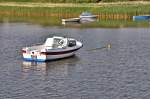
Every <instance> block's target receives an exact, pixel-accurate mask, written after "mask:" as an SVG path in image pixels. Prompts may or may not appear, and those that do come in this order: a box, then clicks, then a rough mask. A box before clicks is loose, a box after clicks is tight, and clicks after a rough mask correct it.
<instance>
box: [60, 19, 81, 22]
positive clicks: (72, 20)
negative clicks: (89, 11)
mask: <svg viewBox="0 0 150 99" xmlns="http://www.w3.org/2000/svg"><path fill="white" fill-rule="evenodd" d="M62 22H80V18H69V19H62Z"/></svg>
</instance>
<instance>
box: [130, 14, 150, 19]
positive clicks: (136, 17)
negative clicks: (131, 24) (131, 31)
mask: <svg viewBox="0 0 150 99" xmlns="http://www.w3.org/2000/svg"><path fill="white" fill-rule="evenodd" d="M133 20H150V15H145V16H144V15H143V16H133Z"/></svg>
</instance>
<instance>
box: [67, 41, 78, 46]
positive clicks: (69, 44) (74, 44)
mask: <svg viewBox="0 0 150 99" xmlns="http://www.w3.org/2000/svg"><path fill="white" fill-rule="evenodd" d="M68 41H69V42H68V46H69V47H73V46H76V40H74V39H69V40H68Z"/></svg>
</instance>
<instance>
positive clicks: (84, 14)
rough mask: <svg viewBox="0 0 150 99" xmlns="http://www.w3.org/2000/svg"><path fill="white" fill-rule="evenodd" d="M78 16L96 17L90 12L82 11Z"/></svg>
mask: <svg viewBox="0 0 150 99" xmlns="http://www.w3.org/2000/svg"><path fill="white" fill-rule="evenodd" d="M79 18H82V19H83V18H97V15H93V14H92V13H90V12H83V13H81V15H80V16H79Z"/></svg>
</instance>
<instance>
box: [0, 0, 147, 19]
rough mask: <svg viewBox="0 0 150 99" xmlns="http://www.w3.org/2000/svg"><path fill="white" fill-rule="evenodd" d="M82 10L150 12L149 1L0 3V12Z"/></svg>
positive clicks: (72, 11) (78, 12) (120, 12)
mask: <svg viewBox="0 0 150 99" xmlns="http://www.w3.org/2000/svg"><path fill="white" fill-rule="evenodd" d="M83 11H89V12H92V13H94V14H132V15H133V14H150V2H118V3H98V4H51V3H22V2H19V3H15V2H11V3H8V2H5V3H0V13H1V14H2V13H4V14H5V13H8V14H9V12H10V13H11V14H17V13H20V14H21V13H22V14H28V15H29V14H31V15H32V14H37V15H39V16H41V15H47V16H48V15H52V14H66V13H67V14H71V15H78V14H80V13H82V12H83Z"/></svg>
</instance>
